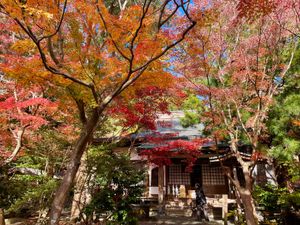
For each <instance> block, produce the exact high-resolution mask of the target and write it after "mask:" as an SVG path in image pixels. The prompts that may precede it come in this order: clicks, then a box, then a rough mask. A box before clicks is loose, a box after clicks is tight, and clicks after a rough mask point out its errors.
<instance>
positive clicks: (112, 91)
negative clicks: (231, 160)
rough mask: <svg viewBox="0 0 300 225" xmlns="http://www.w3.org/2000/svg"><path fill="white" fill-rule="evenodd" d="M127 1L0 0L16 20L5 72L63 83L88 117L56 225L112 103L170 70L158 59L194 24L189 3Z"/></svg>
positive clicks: (60, 194) (55, 210)
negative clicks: (117, 3)
mask: <svg viewBox="0 0 300 225" xmlns="http://www.w3.org/2000/svg"><path fill="white" fill-rule="evenodd" d="M126 2H127V1H126ZM126 2H124V3H122V4H120V7H119V10H112V7H111V6H112V5H110V6H107V5H105V2H103V1H95V2H91V1H85V0H74V1H67V0H65V1H64V2H63V3H61V2H60V1H35V0H33V1H9V0H4V1H1V3H0V10H1V13H2V14H3V15H4V21H9V22H10V23H11V26H9V27H8V29H7V30H8V32H5V35H6V34H7V33H8V35H9V37H10V38H11V39H13V41H12V42H13V43H12V45H11V46H10V48H9V49H11V50H12V51H11V52H8V53H7V52H5V53H4V54H1V61H2V63H1V65H0V69H1V71H2V72H3V73H4V74H5V76H9V77H11V78H12V79H18V80H22V81H23V82H27V81H28V80H31V81H32V82H37V83H40V84H44V85H46V84H45V80H47V81H48V82H49V81H50V82H51V83H52V85H54V86H57V87H62V88H65V93H66V94H68V95H69V96H72V98H73V99H74V102H75V103H76V106H77V109H78V115H79V118H80V120H81V123H82V126H81V132H80V137H79V138H78V141H77V143H76V145H75V146H74V150H73V153H72V157H71V159H70V164H69V166H68V169H67V171H66V173H65V175H64V178H63V180H62V182H61V185H60V186H59V188H58V190H57V192H56V195H55V198H54V201H53V204H52V209H51V212H50V224H57V223H58V220H59V217H60V215H61V211H62V209H63V205H64V202H65V199H66V197H67V193H68V191H69V190H70V188H71V185H72V182H73V180H74V177H75V175H76V172H77V170H78V167H79V164H80V159H81V157H82V155H83V153H84V152H85V150H86V147H87V145H88V143H89V142H90V141H91V139H92V136H93V133H94V131H95V129H96V128H97V127H99V126H100V127H101V123H102V118H103V117H102V116H103V113H104V112H105V110H106V109H107V106H108V105H109V104H110V103H111V102H112V101H113V100H114V99H115V98H116V97H117V96H119V95H120V94H121V93H122V92H123V91H124V90H125V89H127V88H128V87H129V86H130V85H132V84H133V83H134V82H135V81H136V80H138V79H139V77H141V76H142V75H143V74H148V76H152V77H153V78H154V79H159V77H160V75H161V74H164V73H163V70H162V67H161V66H160V65H161V64H160V62H159V59H160V58H161V57H163V56H164V55H165V54H166V53H167V52H168V51H169V50H170V49H172V48H173V47H174V46H176V45H177V44H178V43H180V42H181V41H183V40H184V39H185V37H186V35H187V33H188V32H189V31H190V30H191V29H192V28H193V27H194V25H195V21H193V20H192V19H191V17H190V15H189V7H188V6H189V1H172V0H166V1H162V2H155V1H152V0H145V1H143V3H141V4H127V3H126ZM121 6H122V7H121ZM179 11H180V13H179ZM175 17H179V18H180V20H181V24H180V26H178V25H176V23H174V18H175ZM4 24H5V23H4ZM21 74H22V76H21Z"/></svg>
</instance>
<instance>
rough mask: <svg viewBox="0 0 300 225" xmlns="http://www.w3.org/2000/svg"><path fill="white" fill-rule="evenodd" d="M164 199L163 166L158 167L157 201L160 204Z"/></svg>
mask: <svg viewBox="0 0 300 225" xmlns="http://www.w3.org/2000/svg"><path fill="white" fill-rule="evenodd" d="M163 201H164V167H163V166H160V167H159V168H158V203H159V204H162V203H163Z"/></svg>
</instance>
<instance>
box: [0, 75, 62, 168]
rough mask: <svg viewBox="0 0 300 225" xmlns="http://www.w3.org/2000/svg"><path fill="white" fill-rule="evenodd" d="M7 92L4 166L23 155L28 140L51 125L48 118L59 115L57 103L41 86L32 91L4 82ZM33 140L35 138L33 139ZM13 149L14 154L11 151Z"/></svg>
mask: <svg viewBox="0 0 300 225" xmlns="http://www.w3.org/2000/svg"><path fill="white" fill-rule="evenodd" d="M1 83H2V84H3V86H4V87H5V89H2V93H1V94H0V120H1V124H2V127H1V130H0V132H1V139H0V143H1V148H0V157H2V158H3V160H2V162H0V166H4V165H5V164H8V163H10V162H12V161H13V160H14V159H15V158H16V157H17V155H18V154H19V153H20V151H21V149H22V147H23V142H24V139H26V138H28V136H29V134H27V133H31V134H32V132H34V131H36V130H37V129H39V128H40V127H41V126H43V125H45V124H47V123H48V121H47V119H46V116H51V114H54V113H55V112H56V106H57V104H56V103H53V102H51V101H49V100H48V99H45V98H43V97H42V92H41V90H40V88H38V87H31V88H30V89H31V90H30V91H29V90H27V89H26V88H21V87H20V86H18V85H16V84H15V83H14V82H9V81H2V82H1ZM31 138H32V137H31ZM9 146H12V149H13V150H12V151H9V150H8V149H9Z"/></svg>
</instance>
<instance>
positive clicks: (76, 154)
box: [49, 109, 100, 225]
mask: <svg viewBox="0 0 300 225" xmlns="http://www.w3.org/2000/svg"><path fill="white" fill-rule="evenodd" d="M99 117H100V116H99V111H98V110H97V109H94V112H93V114H92V116H91V118H89V120H88V121H87V123H86V125H85V126H84V127H83V128H82V131H81V135H80V137H79V140H78V141H77V144H76V146H75V148H74V151H73V154H72V158H71V160H70V163H69V166H68V168H67V171H66V173H65V175H64V177H63V180H62V181H61V183H60V186H59V187H58V189H57V191H56V193H55V197H54V200H53V202H52V206H51V210H50V215H49V216H50V220H49V224H50V225H57V224H58V222H59V218H60V216H61V213H62V210H63V207H64V204H65V201H66V198H67V196H68V192H69V191H70V188H71V186H72V184H73V181H74V178H75V176H76V173H77V171H78V168H79V165H80V160H81V157H82V155H83V153H84V152H85V150H86V147H87V144H88V142H89V141H90V140H91V138H92V135H93V132H94V130H95V128H96V126H97V123H98V121H99Z"/></svg>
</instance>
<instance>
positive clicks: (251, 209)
mask: <svg viewBox="0 0 300 225" xmlns="http://www.w3.org/2000/svg"><path fill="white" fill-rule="evenodd" d="M195 6H196V8H197V9H198V10H200V9H203V8H207V11H206V14H195V18H197V19H196V20H197V26H196V28H195V29H194V30H193V31H192V33H191V34H190V36H189V41H188V44H187V45H184V46H182V48H180V49H178V52H179V53H180V54H181V55H180V56H179V57H178V64H177V68H178V69H177V71H181V74H182V76H184V77H186V79H187V80H188V81H189V82H191V83H192V84H193V90H195V93H196V94H197V95H199V96H200V97H201V99H202V102H203V106H204V112H203V113H202V114H200V115H199V116H200V117H201V119H202V121H203V122H204V123H205V124H207V126H206V130H207V131H209V132H210V134H211V135H210V136H211V138H212V139H213V140H214V141H215V143H216V146H215V147H216V151H218V148H217V146H218V143H219V142H221V141H223V142H227V143H228V145H229V147H230V152H231V153H232V154H233V156H234V157H235V159H236V161H237V163H238V165H239V166H240V168H241V169H242V171H243V175H244V178H245V183H244V184H243V183H242V182H240V181H239V179H238V178H237V176H234V173H231V171H230V170H229V169H224V171H225V173H226V175H227V177H228V178H229V180H230V182H231V183H232V184H233V185H234V187H235V189H236V191H237V197H238V198H240V199H241V201H242V203H243V207H244V209H245V218H246V222H247V224H258V221H257V214H256V209H255V204H254V200H253V196H252V194H251V193H252V189H253V176H252V172H253V169H254V167H255V165H256V164H257V162H258V160H259V159H260V158H261V157H262V155H264V154H265V149H266V146H264V145H263V143H264V138H265V136H264V134H265V132H266V126H265V122H266V120H267V118H268V111H269V109H270V106H271V105H272V103H273V98H274V95H276V93H277V92H278V89H279V88H280V86H281V84H282V80H283V79H284V77H285V76H286V75H287V72H288V70H289V69H290V65H291V63H292V61H293V57H294V52H295V49H296V48H297V45H298V43H297V40H296V39H293V35H291V33H290V32H288V31H287V30H286V29H282V26H281V25H280V24H278V23H277V22H276V21H275V20H274V18H270V17H269V15H267V16H261V17H259V19H257V20H255V21H249V22H248V20H246V19H243V18H241V17H240V16H239V11H238V8H237V5H236V3H234V2H232V1H211V2H210V3H207V4H206V5H205V3H203V2H201V1H196V2H195ZM208 11H209V12H210V13H208ZM228 15H230V17H228ZM288 15H289V14H287V15H286V17H285V21H292V20H290V17H289V16H288ZM282 22H283V21H282ZM200 24H204V25H202V26H201V25H200ZM199 25H200V26H199ZM240 144H248V145H249V146H251V149H252V152H251V154H252V156H251V160H246V159H245V158H244V157H243V156H242V154H241V152H240V151H239V146H240Z"/></svg>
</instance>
